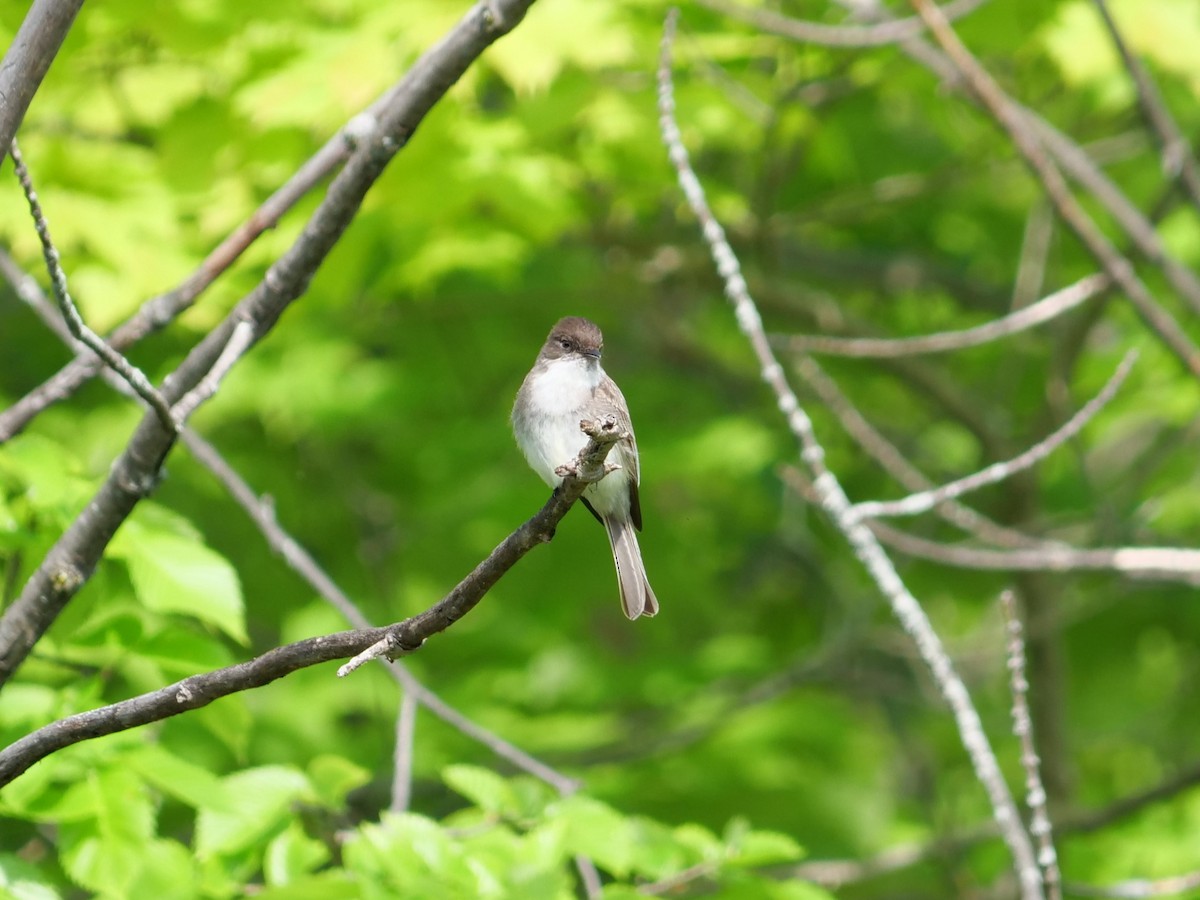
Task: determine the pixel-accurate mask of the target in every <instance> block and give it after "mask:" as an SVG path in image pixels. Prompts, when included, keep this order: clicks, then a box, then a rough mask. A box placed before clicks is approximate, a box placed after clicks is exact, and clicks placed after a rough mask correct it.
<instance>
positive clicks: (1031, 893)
mask: <svg viewBox="0 0 1200 900" xmlns="http://www.w3.org/2000/svg"><path fill="white" fill-rule="evenodd" d="M678 18H679V11H678V9H672V10H671V11H670V12H668V14H667V19H666V23H665V25H664V29H663V38H662V55H661V60H660V63H659V72H658V96H659V125H660V128H661V131H662V136H663V141H664V143H665V144H666V146H667V150H668V155H669V157H670V160H671V163H672V165H673V166H674V167H675V170H676V174H677V175H678V178H679V183H680V186H681V188H682V189H683V193H684V195H685V197H686V198H687V201H688V204H689V205H690V206H691V208H692V211H693V212H694V213H695V215H696V217H697V219H699V221H700V225H701V229H702V231H703V234H704V239H705V241H706V243H707V244H708V246H709V250H710V252H711V254H712V256H713V260H714V262H715V263H716V266H717V271H718V272H719V273H720V275H721V279H722V281H723V282H724V285H725V294H726V296H727V297H728V298H729V300H730V302H731V303H732V305H733V307H734V312H735V316H736V319H737V322H738V325H739V327H740V328H741V330H742V332H743V333H744V334H745V335H746V338H747V340H748V341H749V343H750V345H751V348H752V349H753V351H754V354H755V356H756V357H757V359H758V363H759V368H760V371H761V372H762V377H763V379H764V380H765V381H766V382H767V384H768V385H769V386H770V387H771V389H772V390H773V391H774V393H775V397H776V401H777V403H778V405H779V409H780V411H781V412H782V413H783V415H784V416H785V417H786V419H787V422H788V425H789V427H790V428H791V430H792V433H793V434H794V435H795V437H796V439H797V441H798V443H799V445H800V457H801V459H802V460H803V462H804V464H805V465H806V466H807V467H808V468H809V470H810V471H811V472H812V473H813V476H814V477H813V484H814V487H815V488H816V491H817V493H818V495H819V497H820V499H821V505H822V507H823V508H824V510H825V512H826V513H827V514H828V515H829V517H830V518H831V519H832V521H833V522H834V524H835V525H836V526H837V528H838V529H839V530H840V531H841V532H842V533H843V535H845V537H846V539H847V541H848V542H849V543H850V545H851V546H852V548H853V549H854V553H855V555H856V556H857V557H858V559H859V560H860V561H861V562H862V564H863V565H864V566H865V567H866V569H867V571H868V572H869V573H870V575H871V576H872V578H873V579H874V580H875V582H876V584H877V585H878V587H879V589H880V592H881V593H882V594H883V595H884V596H885V597H886V598H887V600H888V602H889V603H890V604H891V607H892V610H893V612H894V613H895V615H896V617H897V619H898V620H899V621H900V623H901V625H902V626H903V627H904V628H905V630H906V631H907V632H908V633H909V635H910V636H911V637H912V638H913V640H914V642H915V644H916V646H917V649H918V650H919V652H920V654H921V656H922V658H923V659H924V661H925V663H926V665H927V666H928V667H929V670H930V673H931V674H932V676H933V678H934V680H935V682H936V683H937V685H938V687H939V688H940V690H941V692H942V695H943V696H944V697H945V698H946V701H947V703H948V704H949V706H950V709H951V711H952V712H953V714H954V718H955V723H956V725H957V726H958V732H959V736H960V738H961V740H962V742H963V746H964V747H965V748H966V750H967V754H968V756H969V757H970V759H971V763H972V765H973V767H974V769H975V774H976V777H977V778H978V779H979V781H980V783H981V784H982V785H983V788H984V790H985V791H986V793H987V795H988V799H989V801H990V803H991V807H992V812H993V814H994V815H995V817H996V822H997V823H998V824H999V826H1000V830H1001V832H1002V834H1003V835H1004V839H1005V842H1006V843H1007V844H1008V846H1009V850H1010V851H1011V853H1012V855H1013V859H1014V862H1015V865H1016V870H1017V875H1018V878H1019V880H1020V883H1021V886H1022V896H1023V897H1024V898H1026V900H1032V898H1040V897H1041V896H1042V892H1041V872H1040V870H1039V869H1038V866H1037V860H1036V858H1035V856H1034V852H1033V846H1032V844H1031V843H1030V840H1029V835H1028V834H1026V833H1025V830H1024V828H1023V827H1022V824H1021V817H1020V814H1019V813H1018V811H1017V807H1016V804H1015V803H1014V802H1013V798H1012V794H1011V793H1010V792H1009V790H1008V785H1007V784H1005V782H1004V776H1003V774H1002V773H1001V771H1000V766H999V764H998V763H997V761H996V756H995V753H993V751H992V748H991V746H990V744H989V743H988V739H987V735H986V734H985V733H984V730H983V723H982V722H981V721H980V719H979V713H978V712H977V711H976V710H975V706H974V704H973V703H972V701H971V696H970V694H969V693H968V692H967V688H966V686H965V685H964V684H963V682H962V679H961V678H960V677H959V676H958V673H957V672H955V670H954V664H953V663H952V662H951V660H950V657H949V655H948V654H947V653H946V650H945V648H944V647H943V646H942V642H941V639H940V638H939V637H938V635H937V632H936V631H934V629H933V626H932V625H931V624H930V622H929V619H928V617H927V616H926V615H925V611H924V610H923V609H922V608H921V605H920V603H918V602H917V599H916V598H915V597H914V596H913V595H912V594H911V593H910V592H909V590H908V588H907V587H905V585H904V583H903V581H902V580H901V579H900V576H899V574H898V573H897V572H896V569H895V567H894V566H893V565H892V562H891V560H890V559H888V556H887V554H886V553H885V552H884V550H883V548H882V547H881V546H880V544H879V542H878V541H877V540H876V538H875V536H874V535H873V534H872V533H871V531H870V530H869V529H868V528H867V527H866V526H865V525H864V524H863V523H862V522H861V521H860V520H858V519H856V518H855V517H854V516H852V515H851V514H850V500H849V498H848V497H847V496H846V492H845V491H844V490H843V488H842V486H841V484H840V483H839V482H838V480H837V478H836V477H835V476H834V475H833V473H832V472H830V471H829V469H828V468H827V467H826V466H825V451H824V449H823V448H822V447H821V444H820V442H819V441H818V440H817V437H816V434H815V433H814V431H813V426H812V421H811V420H810V419H809V417H808V414H807V413H806V412H805V411H804V409H803V408H802V407H801V406H800V401H799V400H798V399H797V398H796V395H795V393H794V392H793V391H792V389H791V387H790V386H789V385H788V382H787V378H786V377H785V375H784V371H783V367H782V366H781V365H780V364H779V362H778V360H777V359H776V358H775V354H774V353H773V352H772V350H771V345H770V341H769V340H768V338H767V335H766V332H765V331H764V330H763V323H762V318H761V316H760V315H759V312H758V309H757V307H756V306H755V303H754V300H753V298H752V297H751V296H750V291H749V288H748V287H747V285H746V281H745V278H743V276H742V273H741V266H740V265H739V263H738V260H737V257H736V255H735V254H734V252H733V248H732V247H730V246H729V242H728V240H727V239H726V237H725V231H724V229H723V228H722V227H721V225H720V223H719V222H718V221H717V220H716V218H715V217H714V216H713V213H712V210H711V209H710V208H709V205H708V201H707V199H706V198H705V195H704V188H703V187H702V186H701V184H700V181H699V179H698V178H697V177H696V173H695V172H694V171H693V170H692V166H691V163H690V161H689V159H688V153H687V149H686V148H685V147H684V145H683V139H682V136H681V135H680V133H679V126H678V125H677V124H676V122H675V98H674V86H673V84H672V80H671V49H672V44H673V41H674V36H675V30H676V27H677V22H678Z"/></svg>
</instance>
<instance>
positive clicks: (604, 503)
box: [512, 316, 658, 619]
mask: <svg viewBox="0 0 1200 900" xmlns="http://www.w3.org/2000/svg"><path fill="white" fill-rule="evenodd" d="M603 349H604V337H603V336H602V335H601V334H600V329H599V328H597V327H596V325H595V323H594V322H589V321H588V320H587V319H582V318H580V317H579V316H567V318H565V319H560V320H559V322H558V324H557V325H555V326H554V327H553V328H552V329H550V336H549V337H547V338H546V343H545V344H543V345H542V351H541V353H539V354H538V358H537V362H535V363H534V364H533V368H532V369H530V370H529V374H528V375H526V376H525V380H524V381H523V382H522V383H521V389H520V390H519V391H517V400H516V402H515V403H514V404H513V411H512V423H513V433H514V434H515V435H516V437H517V443H518V444H519V445H520V447H521V452H522V453H524V454H525V458H526V459H527V460H529V465H530V466H531V467H532V468H533V471H535V472H537V473H538V475H540V476H542V480H543V481H545V482H546V483H547V484H548V485H550V486H551V487H558V486H559V485H560V484H561V483H562V477H561V476H560V475H557V474H555V471H554V470H555V469H556V468H557V467H559V466H561V465H563V464H564V463H568V462H570V461H571V460H573V459H575V457H576V456H578V455H579V451H580V450H582V449H583V447H584V445H585V444H586V443H587V440H588V439H587V436H586V435H584V433H583V432H582V431H580V430H579V422H580V420H582V419H589V420H590V419H602V418H604V417H605V416H610V415H611V416H615V417H616V419H617V425H618V427H619V428H621V430H622V431H624V432H626V434H627V437H625V438H624V439H622V440H620V441H618V442H617V444H616V446H614V447H613V448H612V450H611V451H610V453H609V460H611V461H612V462H615V463H617V464H618V465H620V467H621V468H619V469H617V470H615V471H614V472H612V473H610V474H609V475H607V476H605V477H604V478H602V479H601V480H600V481H597V482H595V483H594V484H589V485H588V486H587V489H586V490H585V491H584V492H583V497H582V498H581V499H582V500H583V503H584V505H585V506H586V507H587V508H588V509H589V510H590V511H591V513H592V515H593V516H595V517H596V518H597V519H599V520H600V522H601V523H602V524H603V525H604V527H605V529H606V530H607V531H608V542H609V544H611V545H612V554H613V561H614V562H615V563H616V564H617V586H618V587H619V588H620V590H621V604H622V605H623V606H624V607H625V615H627V616H628V617H629V618H631V619H636V618H637V617H638V616H642V615H645V616H653V615H655V614H657V613H658V600H656V599H655V597H654V591H653V590H651V589H650V582H649V580H648V579H647V578H646V567H645V566H644V565H643V564H642V551H641V549H640V548H639V547H638V542H637V535H636V534H635V532H634V529H635V528H636V529H637V530H638V531H641V530H642V508H641V506H640V504H639V503H638V452H637V443H636V442H635V441H634V439H633V425H632V424H631V423H630V421H629V407H627V406H626V405H625V398H624V397H623V396H622V395H621V389H620V388H618V387H617V386H616V384H615V383H614V382H613V380H612V379H611V378H609V377H608V375H606V374H605V373H604V369H602V368H600V351H601V350H603Z"/></svg>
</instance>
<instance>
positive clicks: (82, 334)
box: [9, 138, 179, 431]
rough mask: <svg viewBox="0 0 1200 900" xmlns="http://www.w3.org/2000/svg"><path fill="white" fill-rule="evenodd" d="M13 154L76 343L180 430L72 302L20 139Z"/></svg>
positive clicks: (138, 371) (150, 388)
mask: <svg viewBox="0 0 1200 900" xmlns="http://www.w3.org/2000/svg"><path fill="white" fill-rule="evenodd" d="M9 152H10V153H11V154H12V159H13V167H14V168H15V170H16V173H17V180H18V181H20V182H21V190H23V191H24V192H25V200H26V201H27V202H28V203H29V214H30V215H31V216H33V226H34V228H35V229H36V230H37V235H38V239H39V240H40V241H41V242H42V256H43V257H44V258H45V260H46V270H47V271H48V272H49V274H50V287H51V290H52V292H53V294H54V299H55V300H57V301H58V308H59V310H60V311H61V312H62V315H63V318H64V319H65V320H66V322H67V327H68V328H70V329H71V334H72V335H74V336H75V339H76V340H78V341H80V342H82V343H83V344H85V345H87V346H88V347H89V348H90V349H91V350H92V351H93V352H94V353H95V354H96V355H97V356H99V357H100V358H101V359H102V360H103V361H104V364H105V365H106V366H108V367H109V368H110V369H112V370H113V371H114V372H116V373H117V374H118V375H120V376H121V377H122V378H124V379H125V380H126V381H127V382H128V383H129V386H130V387H131V388H133V389H134V390H135V391H136V392H137V395H138V396H139V397H141V398H142V399H143V400H145V401H146V403H147V404H149V406H150V408H151V409H153V410H154V411H155V412H156V413H158V418H159V420H160V421H161V422H162V424H163V427H164V428H166V429H168V430H169V431H175V430H177V429H178V428H179V424H178V423H177V422H176V421H175V419H174V417H173V416H172V415H171V407H170V405H169V404H168V403H167V401H166V399H164V397H163V395H162V394H160V393H159V392H158V391H157V390H156V389H155V387H154V385H153V384H151V383H150V379H149V378H147V377H146V375H145V373H144V372H142V370H141V369H139V368H138V367H137V366H135V365H133V363H131V362H130V361H129V360H127V359H126V358H125V357H124V356H122V355H121V354H120V353H118V352H117V351H116V350H114V349H113V348H112V347H110V346H109V345H108V344H107V343H106V342H105V340H104V338H102V337H100V335H98V334H96V332H94V331H92V329H90V328H88V326H87V323H86V322H84V321H83V317H82V316H81V315H80V314H79V310H78V309H77V308H76V306H75V302H74V301H73V300H72V299H71V293H70V291H69V290H68V289H67V275H66V273H65V272H64V271H63V267H62V262H61V261H60V259H59V255H58V248H57V247H55V246H54V240H53V239H52V238H51V237H50V224H49V223H48V222H47V221H46V215H45V213H43V212H42V204H41V202H40V201H39V200H38V195H37V191H36V190H34V187H33V179H32V178H31V177H30V175H29V169H28V168H27V167H26V166H25V160H24V159H23V158H22V156H21V150H20V148H19V147H18V146H17V139H16V138H13V140H12V144H11V146H10V148H9Z"/></svg>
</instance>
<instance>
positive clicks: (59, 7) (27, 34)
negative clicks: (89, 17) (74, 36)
mask: <svg viewBox="0 0 1200 900" xmlns="http://www.w3.org/2000/svg"><path fill="white" fill-rule="evenodd" d="M81 6H83V0H34V2H33V4H32V5H31V6H30V7H29V12H28V13H26V14H25V20H24V21H23V22H21V27H20V28H19V29H18V30H17V36H16V37H15V38H14V39H13V42H12V45H11V46H10V47H9V48H8V52H6V53H5V54H4V61H3V62H0V147H2V148H4V152H5V153H7V152H8V145H9V143H10V142H11V141H12V139H13V138H14V137H16V135H17V129H18V128H20V127H21V121H22V120H23V119H24V118H25V111H26V110H27V109H29V104H30V103H31V102H32V100H33V95H34V94H36V93H37V89H38V87H40V86H41V83H42V79H43V78H45V77H46V72H47V71H49V69H50V63H52V62H53V61H54V57H55V56H56V55H57V54H58V48H59V47H61V46H62V42H63V39H64V38H66V36H67V32H68V31H70V30H71V23H72V22H74V21H75V15H76V14H77V13H78V12H79V8H80V7H81Z"/></svg>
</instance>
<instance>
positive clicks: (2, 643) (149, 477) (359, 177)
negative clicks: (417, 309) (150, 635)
mask: <svg viewBox="0 0 1200 900" xmlns="http://www.w3.org/2000/svg"><path fill="white" fill-rule="evenodd" d="M532 3H533V0H490V2H482V3H478V4H476V5H475V6H474V7H473V8H472V9H471V11H470V12H468V13H467V15H466V17H464V18H463V19H462V21H460V22H459V24H458V25H457V26H455V28H454V29H453V30H451V32H450V33H449V34H448V35H447V36H446V37H445V38H443V39H442V41H441V42H440V43H439V44H438V45H437V46H435V47H434V48H432V49H431V50H429V51H428V52H427V53H425V54H424V55H423V56H422V57H421V58H420V59H419V60H418V61H417V62H416V64H415V65H414V66H413V68H412V69H411V70H410V71H409V73H408V75H407V76H406V77H405V79H404V81H403V82H402V83H401V85H400V88H399V89H398V90H397V91H396V92H395V93H394V95H393V96H392V97H391V98H390V101H389V103H388V105H387V106H386V108H385V109H384V110H383V111H382V113H381V115H380V118H379V121H378V122H377V125H376V127H375V128H374V129H373V130H372V132H371V134H370V135H369V137H367V138H365V139H364V140H363V141H362V142H361V144H360V146H359V147H358V148H357V149H356V150H355V152H354V154H353V155H352V156H351V158H350V160H349V162H348V163H347V165H346V167H345V168H344V169H343V170H342V171H341V172H340V173H339V174H338V176H337V177H336V178H335V179H334V180H333V182H332V183H331V184H330V186H329V190H328V192H327V193H326V195H325V198H324V199H323V200H322V202H321V204H320V206H319V207H318V208H317V210H316V212H314V213H313V215H312V217H311V218H310V219H309V221H308V224H307V225H306V226H305V229H304V231H303V232H302V233H301V234H300V236H299V237H298V238H297V239H296V242H295V243H294V244H293V245H292V246H291V247H290V248H289V249H288V250H287V252H286V253H284V255H283V256H282V257H281V258H280V259H279V260H278V261H276V262H275V264H274V265H272V266H271V268H270V269H269V270H268V271H267V274H266V277H265V278H264V279H263V280H262V282H260V284H259V285H258V287H256V288H255V289H254V291H252V292H251V293H250V294H249V295H248V296H247V297H245V298H244V299H243V300H242V301H241V302H239V303H238V304H237V306H236V307H235V308H234V310H233V311H232V312H231V313H230V314H229V316H227V317H226V319H225V320H224V321H223V322H222V323H221V324H220V325H218V326H217V327H216V328H215V329H213V331H211V332H210V333H209V334H208V335H207V336H206V337H205V338H204V339H203V340H202V341H201V342H200V343H199V344H197V345H196V347H195V348H193V350H192V352H191V353H189V354H188V356H187V358H186V359H185V360H184V361H183V362H182V363H181V364H180V366H179V367H178V368H177V369H176V370H175V371H174V372H173V373H172V374H171V375H170V376H168V377H167V379H165V380H164V383H163V390H162V393H163V395H164V396H165V397H166V399H167V401H168V402H169V403H172V404H174V403H176V402H178V401H179V399H180V398H181V397H182V396H184V395H185V394H186V393H187V392H188V391H190V390H191V389H192V388H194V387H195V386H196V385H197V384H199V383H200V381H201V380H202V379H203V378H204V377H205V376H206V375H207V374H208V372H209V370H210V369H211V368H212V366H213V364H214V363H215V362H216V360H217V359H218V358H219V356H220V354H221V353H222V351H223V350H224V349H225V347H226V346H227V345H228V344H229V340H230V337H231V336H232V334H233V330H234V328H235V327H236V326H237V325H238V324H239V323H241V322H248V323H250V325H251V327H252V328H253V329H254V335H255V338H256V339H261V337H262V336H263V335H264V334H266V332H267V331H269V330H270V329H271V328H272V327H273V326H274V324H275V322H276V321H277V320H278V319H279V316H280V315H282V314H283V311H284V310H285V309H287V307H288V306H289V305H290V304H291V302H292V301H293V300H295V299H296V298H297V297H299V296H300V295H301V294H303V292H304V290H305V289H306V288H307V287H308V282H309V281H310V279H311V278H312V277H313V274H314V273H315V272H316V271H317V269H318V268H319V267H320V265H321V263H322V262H323V261H324V260H325V258H326V256H328V254H329V252H330V251H331V250H332V249H333V247H334V245H335V244H336V243H337V241H338V239H339V238H341V236H342V234H343V233H344V232H345V230H346V229H347V228H348V227H349V225H350V222H351V220H352V219H353V218H354V215H355V214H356V213H357V212H358V208H359V206H360V205H361V203H362V201H363V198H364V197H365V196H366V193H367V191H368V190H369V189H370V188H371V186H372V185H373V184H374V183H375V180H376V179H377V178H378V177H379V176H380V174H382V172H383V170H384V168H385V167H386V165H387V164H388V162H389V161H390V160H391V159H392V157H393V156H395V154H396V153H397V152H399V150H400V149H401V148H402V147H403V146H404V145H405V144H406V143H407V142H408V140H409V138H410V137H411V136H412V134H413V132H414V131H415V130H416V128H417V126H418V125H419V124H420V122H421V120H422V119H423V118H424V117H425V114H426V113H427V112H428V111H429V110H430V109H431V108H432V107H433V105H434V104H435V103H436V102H437V101H438V100H439V99H441V97H442V96H443V95H444V94H445V92H446V91H447V90H448V89H449V88H450V86H451V85H453V84H454V83H455V82H456V81H457V80H458V78H459V77H460V76H461V75H462V74H463V72H465V71H466V69H467V67H468V66H469V65H470V64H471V63H472V62H473V61H474V60H475V59H476V57H478V56H479V54H480V53H482V52H483V50H484V49H485V48H487V47H488V45H490V44H491V43H492V42H493V41H495V40H496V39H497V38H499V37H500V36H501V35H503V34H506V33H507V32H508V31H509V30H511V29H512V28H513V27H515V26H516V24H517V23H518V22H519V21H520V20H521V18H522V17H523V16H524V14H525V11H526V10H527V9H528V8H529V7H530V6H531V5H532ZM175 437H176V435H175V433H174V432H170V431H168V430H166V429H164V428H163V426H162V424H161V423H160V422H159V421H158V418H157V416H154V415H148V416H146V417H144V418H143V419H142V422H141V424H140V425H139V426H138V428H137V431H136V432H135V433H134V435H133V438H132V439H131V440H130V442H129V444H128V446H127V447H126V448H125V451H124V452H123V453H122V454H121V456H120V457H119V458H118V459H117V460H116V462H115V463H114V464H113V466H112V469H111V471H110V473H109V477H108V479H107V480H106V481H105V483H104V484H103V485H102V486H101V488H100V490H99V492H98V493H97V494H96V496H95V497H94V498H93V499H92V501H91V502H90V503H89V504H88V505H87V507H86V508H85V509H84V511H83V512H82V513H80V515H79V517H78V518H77V519H76V520H75V521H74V522H73V523H72V524H71V526H70V528H69V529H68V530H67V532H66V533H65V534H64V535H63V536H62V537H61V538H60V539H59V540H58V542H57V543H56V544H55V545H54V547H53V548H52V549H51V550H50V552H49V553H48V554H47V555H46V558H45V559H44V560H43V561H42V564H41V565H40V566H39V567H38V569H37V571H35V572H34V573H33V576H32V577H31V578H30V579H29V582H28V583H27V584H26V585H25V588H24V590H23V591H22V592H21V596H20V597H18V598H17V600H16V601H15V602H14V603H13V604H12V606H10V607H9V608H8V609H7V610H6V611H5V614H4V616H3V618H0V684H3V683H4V682H6V681H7V680H8V678H9V677H11V675H12V674H13V673H14V672H15V671H16V670H17V668H18V667H19V666H20V665H21V663H22V662H23V661H24V659H25V657H26V656H27V655H28V654H29V651H30V649H31V648H32V647H33V645H34V644H35V643H37V641H38V639H39V638H40V637H41V635H42V634H43V633H45V631H46V629H47V628H49V627H50V625H51V623H52V622H53V621H54V620H55V619H56V618H57V616H58V614H59V613H60V612H61V611H62V609H63V608H64V607H65V606H66V604H67V602H68V601H69V600H70V599H71V598H72V597H73V596H74V595H75V594H76V593H77V592H78V591H79V589H80V588H81V587H82V586H83V584H84V583H85V582H86V581H87V580H88V578H89V577H91V574H92V572H93V570H94V569H95V566H96V564H97V563H98V562H99V560H100V557H101V556H102V555H103V553H104V549H105V548H106V547H107V546H108V542H109V541H110V540H111V539H112V536H113V535H114V534H115V533H116V530H117V529H118V528H119V527H120V525H121V523H122V522H124V521H125V519H126V518H127V517H128V516H129V514H130V513H131V512H132V511H133V509H134V507H135V506H136V505H137V504H138V502H139V501H140V500H141V499H142V498H143V497H145V496H147V495H148V494H149V492H150V491H151V490H152V489H153V487H154V484H155V482H156V480H157V478H158V475H159V470H160V467H161V466H162V463H163V461H164V460H165V459H166V456H167V454H168V453H169V452H170V450H171V447H172V446H173V445H174V442H175Z"/></svg>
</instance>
